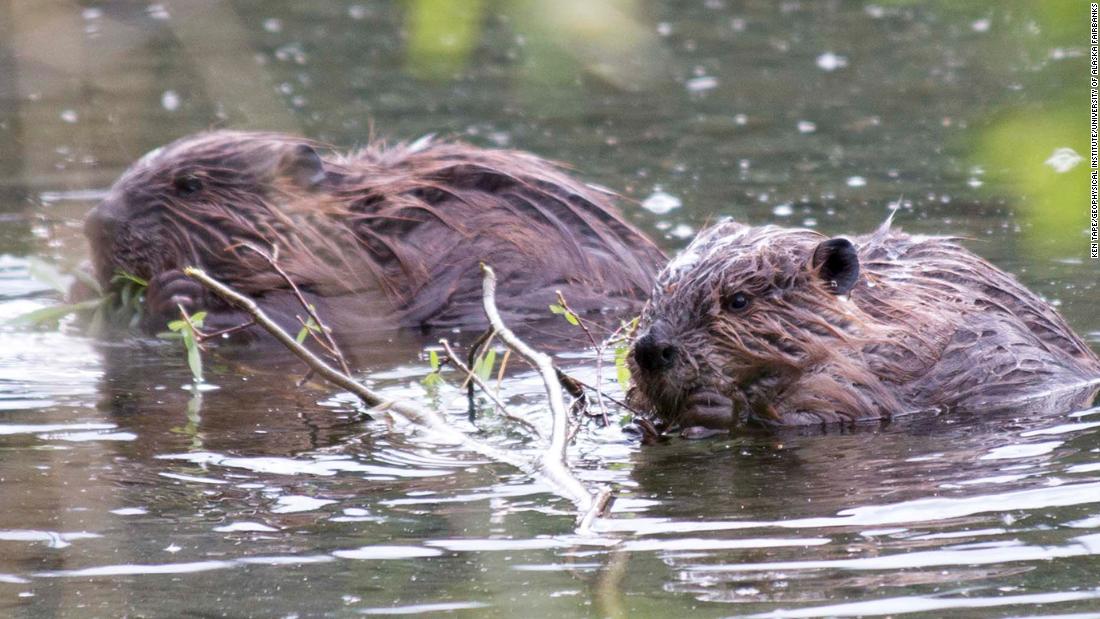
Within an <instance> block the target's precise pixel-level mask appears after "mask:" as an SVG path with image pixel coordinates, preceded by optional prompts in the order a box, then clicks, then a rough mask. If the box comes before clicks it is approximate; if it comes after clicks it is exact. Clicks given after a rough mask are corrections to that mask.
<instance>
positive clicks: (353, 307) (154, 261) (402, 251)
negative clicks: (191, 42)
mask: <svg viewBox="0 0 1100 619" xmlns="http://www.w3.org/2000/svg"><path fill="white" fill-rule="evenodd" d="M330 153H331V151H330V150H329V149H327V148H325V147H323V146H322V145H320V144H317V143H314V142H310V141H308V140H304V139H301V138H296V137H292V136H287V135H282V134H274V133H247V132H234V131H218V132H211V133H203V134H198V135H195V136H191V137H188V138H184V139H182V140H180V141H177V142H175V143H173V144H170V145H168V146H165V147H163V148H161V149H158V150H156V151H153V152H151V153H149V154H148V155H146V156H145V157H143V158H142V159H141V160H140V161H138V162H136V163H135V164H134V165H133V166H132V167H131V168H130V169H129V170H128V171H127V172H126V173H125V174H124V175H123V176H122V177H121V178H120V179H119V180H118V181H117V182H116V183H115V185H114V187H112V189H111V192H110V194H109V196H108V197H107V198H106V199H105V200H104V201H103V202H102V203H101V204H100V205H99V206H97V207H96V208H95V209H93V211H92V212H91V213H90V214H89V216H88V219H87V222H86V233H87V236H88V237H89V239H90V241H91V246H92V253H93V260H94V263H95V269H96V274H97V277H98V279H99V280H100V282H101V283H103V284H105V285H109V283H110V281H111V279H112V277H114V275H115V274H116V273H118V272H127V273H131V274H134V275H138V276H140V277H143V278H146V279H148V280H150V286H149V288H148V290H147V303H146V309H147V313H146V316H145V325H146V328H147V329H149V330H150V331H155V330H158V329H161V328H162V327H163V325H164V322H165V321H166V320H169V319H172V318H175V317H178V309H177V308H176V304H177V303H179V302H183V303H184V305H187V306H191V308H192V309H199V308H201V309H208V310H211V311H212V318H213V319H215V322H223V323H225V324H229V323H233V322H236V321H239V320H240V319H241V316H239V315H237V314H236V313H235V312H233V311H232V310H231V309H230V308H228V307H225V306H224V305H222V304H221V303H220V302H219V301H218V300H217V299H214V298H211V297H210V296H209V295H207V294H205V293H204V292H203V291H202V290H201V289H200V288H198V287H197V286H196V285H194V284H193V282H190V280H188V279H187V278H185V277H184V276H183V275H182V273H181V272H180V269H182V268H183V267H185V266H190V265H195V266H199V267H202V268H205V269H207V270H208V271H209V272H210V273H211V274H212V275H214V276H215V277H216V278H218V279H220V280H222V281H224V282H225V283H227V284H229V285H230V286H233V287H234V288H236V289H237V290H240V291H241V292H244V293H246V294H249V295H251V296H253V297H255V298H256V299H257V300H258V301H260V304H261V306H263V307H265V309H268V310H269V311H272V312H274V313H276V314H281V315H282V317H283V318H284V319H285V321H291V319H292V316H293V314H294V313H301V310H300V308H298V307H297V302H296V300H294V299H293V297H291V296H290V294H289V291H288V289H287V286H286V285H285V282H283V281H282V280H281V278H280V277H279V276H278V275H277V274H276V273H275V272H273V271H272V269H271V268H270V267H269V266H268V264H267V263H266V262H265V261H264V260H263V259H262V258H260V257H259V256H257V255H256V254H255V253H253V252H251V251H249V250H248V249H246V248H244V247H243V245H242V244H243V243H251V244H253V245H257V246H260V247H263V248H268V247H270V246H272V245H275V246H277V247H278V250H279V256H280V258H279V262H280V265H281V266H282V267H283V268H284V269H285V270H286V271H287V272H288V273H289V274H290V276H291V277H292V278H293V280H294V281H295V283H296V284H297V285H299V286H301V287H302V289H303V290H304V291H305V292H306V293H307V297H308V299H309V300H310V301H311V302H317V303H319V304H320V307H319V309H322V310H323V311H322V315H323V316H325V317H326V318H327V319H329V320H330V321H331V323H332V324H331V326H333V327H334V328H335V329H336V330H337V331H338V332H343V333H345V334H346V333H348V332H356V331H364V330H368V331H369V330H377V329H385V328H389V327H418V328H430V327H457V326H472V325H480V324H483V322H484V318H483V316H482V312H481V308H480V298H481V285H480V281H481V274H480V270H479V267H478V264H479V262H480V261H485V262H486V263H488V264H490V265H491V266H493V267H494V269H495V270H496V271H497V274H498V278H499V280H500V284H499V292H498V296H499V299H500V304H501V306H502V310H503V311H504V313H505V315H506V317H508V318H511V319H513V320H523V319H527V318H532V317H538V316H545V315H547V313H548V312H547V309H546V308H547V305H548V304H549V303H551V302H553V299H554V291H555V290H557V289H561V290H562V291H563V293H564V294H565V295H566V297H567V298H568V300H569V302H570V304H571V305H572V306H574V307H575V308H576V309H578V310H580V311H596V310H611V311H614V312H623V311H631V310H633V311H637V308H638V307H639V306H640V304H641V303H642V301H643V300H644V298H645V296H646V294H647V292H648V290H649V288H650V287H651V286H652V283H653V278H654V275H655V273H656V270H657V268H658V266H659V265H660V264H661V263H662V262H663V256H662V254H661V252H660V251H659V250H658V249H657V248H656V247H655V246H654V245H653V244H652V243H651V242H650V241H649V240H648V239H647V238H646V237H645V236H644V235H643V234H642V233H641V232H639V231H638V230H637V229H635V228H634V227H633V226H632V225H630V224H629V223H627V222H626V221H625V220H624V219H623V218H622V217H621V216H620V215H619V214H618V212H617V210H616V208H615V206H614V204H613V202H614V196H612V195H611V194H610V193H609V192H606V191H603V190H599V189H595V188H593V187H590V186H587V185H584V184H581V183H579V182H577V181H575V180H573V179H572V178H570V177H569V176H567V175H566V174H564V173H563V172H562V171H561V170H560V169H559V168H558V167H557V166H555V165H553V164H550V163H548V162H546V161H544V160H542V159H539V158H537V157H535V156H532V155H529V154H526V153H522V152H516V151H506V150H487V149H480V148H476V147H473V146H469V145H465V144H460V143H449V142H437V141H434V140H430V139H428V140H421V141H419V142H417V143H414V144H405V143H402V144H397V145H395V146H391V147H386V146H385V145H382V144H374V145H371V146H368V147H366V148H364V149H361V150H358V151H355V152H352V153H350V154H347V155H341V154H330ZM189 183H190V185H189ZM196 187H197V189H196ZM218 319H221V320H220V321H219V320H218ZM208 324H210V323H209V321H208Z"/></svg>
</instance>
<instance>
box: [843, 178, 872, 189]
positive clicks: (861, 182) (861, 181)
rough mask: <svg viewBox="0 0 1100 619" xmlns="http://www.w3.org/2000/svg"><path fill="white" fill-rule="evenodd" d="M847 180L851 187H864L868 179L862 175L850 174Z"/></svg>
mask: <svg viewBox="0 0 1100 619" xmlns="http://www.w3.org/2000/svg"><path fill="white" fill-rule="evenodd" d="M845 182H846V183H847V184H848V186H849V187H864V186H866V185H867V179H865V178H863V177H862V176H850V177H848V180H847V181H845Z"/></svg>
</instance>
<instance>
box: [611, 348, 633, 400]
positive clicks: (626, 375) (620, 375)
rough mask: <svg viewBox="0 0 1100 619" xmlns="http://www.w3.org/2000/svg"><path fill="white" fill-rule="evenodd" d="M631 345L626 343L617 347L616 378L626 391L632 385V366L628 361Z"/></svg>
mask: <svg viewBox="0 0 1100 619" xmlns="http://www.w3.org/2000/svg"><path fill="white" fill-rule="evenodd" d="M629 354H630V347H629V346H627V345H626V344H623V345H620V346H618V347H616V348H615V378H616V380H618V381H619V387H620V388H621V389H622V390H623V391H626V390H627V388H628V387H629V386H630V366H628V365H627V363H626V358H627V355H629Z"/></svg>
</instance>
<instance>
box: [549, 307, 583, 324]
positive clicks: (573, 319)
mask: <svg viewBox="0 0 1100 619" xmlns="http://www.w3.org/2000/svg"><path fill="white" fill-rule="evenodd" d="M550 313H551V314H560V315H562V316H563V317H564V318H565V320H566V321H567V322H568V323H569V324H571V325H573V326H574V327H579V326H580V324H581V321H580V319H579V318H577V315H576V314H574V313H573V312H571V311H569V309H568V308H566V307H564V306H563V305H560V304H558V303H551V304H550Z"/></svg>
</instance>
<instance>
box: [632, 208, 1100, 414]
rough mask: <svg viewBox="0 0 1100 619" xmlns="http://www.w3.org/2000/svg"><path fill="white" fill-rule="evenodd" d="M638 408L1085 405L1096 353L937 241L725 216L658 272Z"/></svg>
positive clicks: (638, 378) (1015, 289)
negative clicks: (826, 231)
mask: <svg viewBox="0 0 1100 619" xmlns="http://www.w3.org/2000/svg"><path fill="white" fill-rule="evenodd" d="M639 333H640V334H641V335H640V336H639V337H638V339H637V340H636V341H635V343H634V346H633V350H632V355H631V367H632V370H633V378H634V381H635V387H634V389H633V390H632V393H631V399H632V401H633V403H634V404H635V405H636V406H638V407H641V408H642V409H644V410H648V411H650V412H652V413H653V414H655V416H656V417H657V418H658V419H659V420H661V421H663V422H665V423H667V424H671V425H679V426H681V427H684V428H690V427H704V428H709V429H716V430H723V431H724V430H734V429H739V428H744V427H752V426H757V427H760V426H763V427H773V428H774V427H780V426H805V425H823V424H824V425H827V424H837V423H843V424H850V423H854V422H860V421H870V420H885V419H890V418H891V417H894V416H897V415H903V414H907V413H913V412H917V411H925V410H974V411H986V410H991V409H1012V408H1019V407H1029V406H1035V405H1036V403H1037V402H1041V403H1043V404H1042V405H1045V406H1050V405H1056V406H1060V407H1066V406H1080V405H1085V404H1087V403H1088V402H1090V401H1091V400H1092V399H1094V398H1095V395H1096V393H1097V390H1098V389H1100V360H1098V359H1097V356H1096V354H1095V353H1094V352H1093V351H1092V350H1090V349H1089V347H1088V346H1087V345H1086V344H1085V343H1084V342H1083V341H1082V340H1081V339H1080V338H1079V337H1078V336H1077V335H1075V334H1074V333H1073V331H1072V330H1071V329H1070V328H1069V326H1068V325H1067V324H1066V322H1065V320H1063V319H1062V317H1061V316H1059V315H1058V313H1057V312H1056V311H1055V310H1054V309H1053V308H1052V307H1051V306H1050V305H1049V304H1047V303H1046V302H1044V301H1043V300H1042V299H1040V298H1039V297H1038V296H1036V295H1035V294H1034V293H1032V292H1030V291H1029V290H1027V289H1026V288H1024V287H1023V286H1022V285H1021V284H1020V283H1019V282H1017V281H1016V280H1015V279H1014V278H1013V277H1012V276H1010V275H1008V274H1006V273H1004V272H1003V271H1001V270H999V269H998V268H996V267H995V266H993V265H991V264H990V263H988V262H986V261H985V260H983V259H981V258H980V257H978V256H976V255H975V254H973V253H971V252H970V251H968V250H966V249H965V248H963V247H962V246H960V245H958V244H957V243H956V242H955V241H954V240H952V239H948V238H939V237H916V236H910V235H907V234H904V233H901V232H898V231H895V230H891V229H890V228H889V224H887V225H885V226H883V227H882V228H881V229H880V230H879V231H877V232H875V233H873V234H870V235H865V236H860V237H854V238H853V239H852V241H851V242H849V241H848V240H846V239H842V238H837V239H828V238H827V237H824V236H822V235H821V234H820V233H817V232H814V231H811V230H795V229H785V228H778V227H774V226H766V227H749V226H744V225H740V224H736V223H723V224H719V225H717V226H715V227H713V228H711V229H709V230H706V231H704V232H703V233H702V234H700V236H699V237H698V238H697V239H696V240H695V241H694V242H693V243H692V244H691V245H690V246H689V247H688V248H687V249H686V250H684V252H683V253H682V254H681V255H680V256H679V257H677V258H676V259H674V260H673V261H672V262H671V263H670V264H669V265H668V267H666V268H665V270H664V271H663V272H662V273H661V275H659V276H658V282H657V286H656V288H655V292H654V296H653V298H652V300H651V301H650V305H649V306H648V307H647V309H646V311H645V312H644V313H643V316H642V321H641V325H640V330H639Z"/></svg>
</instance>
